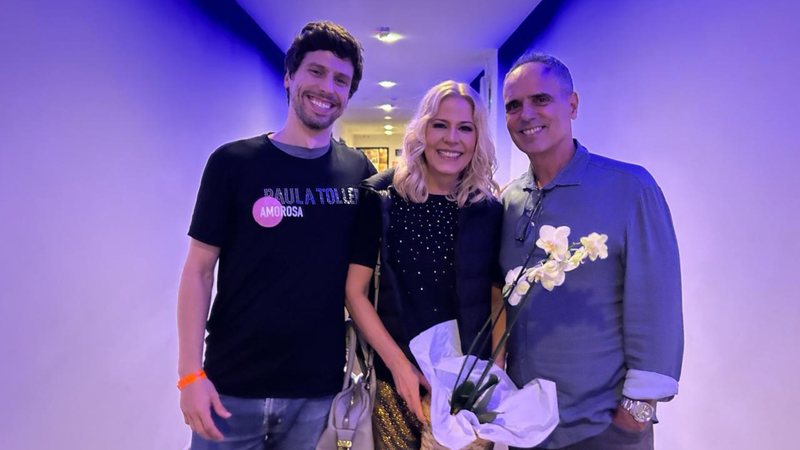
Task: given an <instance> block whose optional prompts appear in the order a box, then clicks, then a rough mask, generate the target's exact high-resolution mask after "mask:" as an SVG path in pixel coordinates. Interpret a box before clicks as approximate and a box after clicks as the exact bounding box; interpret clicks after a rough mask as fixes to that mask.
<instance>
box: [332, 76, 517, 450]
mask: <svg viewBox="0 0 800 450" xmlns="http://www.w3.org/2000/svg"><path fill="white" fill-rule="evenodd" d="M494 168H495V152H494V145H493V143H492V141H491V139H490V137H489V134H488V120H487V112H486V108H485V107H484V105H483V103H482V101H481V99H480V97H479V96H478V94H477V93H476V92H475V91H474V90H473V89H472V88H470V87H469V86H468V85H466V84H464V83H458V82H455V81H445V82H443V83H440V84H438V85H436V86H434V87H433V88H431V89H430V90H429V91H428V92H427V93H426V94H425V96H424V98H423V99H422V102H421V103H420V105H419V109H418V111H417V113H416V115H415V116H414V118H413V119H412V120H411V122H410V123H409V125H408V129H407V131H406V134H405V137H404V139H403V157H402V160H401V162H400V164H399V166H398V167H397V169H396V170H389V171H386V172H383V173H379V174H377V175H375V176H373V177H371V178H369V179H367V180H366V181H365V182H364V185H363V187H362V189H361V200H360V206H359V214H358V216H357V225H356V233H357V234H356V236H355V237H354V244H353V250H352V256H351V263H350V267H349V271H348V275H347V284H346V293H347V308H348V310H349V311H350V314H351V315H352V317H353V320H354V321H355V322H356V324H357V326H358V327H359V329H360V330H361V332H362V334H363V335H364V336H365V338H366V339H367V341H368V342H369V343H370V344H371V345H372V346H373V347H374V348H375V351H376V352H377V354H378V356H379V358H376V363H375V368H376V373H377V376H378V380H379V383H378V400H377V405H376V408H375V412H374V416H373V423H374V429H375V435H376V447H377V448H379V449H413V448H419V440H420V426H421V424H420V421H421V420H423V418H422V415H423V414H422V406H421V402H420V388H421V387H422V388H428V387H429V386H428V384H427V381H426V380H425V378H424V377H423V376H422V374H421V373H420V371H419V370H418V368H417V366H416V364H415V362H414V358H413V356H412V355H411V352H410V351H409V348H408V343H409V341H410V340H411V339H412V338H413V337H414V336H416V335H417V334H419V333H420V332H422V331H424V330H425V329H427V328H429V327H431V326H433V325H435V324H437V323H440V322H444V321H447V320H451V319H457V321H458V325H459V332H460V336H461V342H462V345H463V346H465V347H466V346H469V344H470V343H471V342H472V339H473V338H474V337H475V335H476V334H477V333H478V331H479V330H480V327H481V326H482V325H483V323H484V322H485V321H486V319H487V317H488V316H489V314H490V310H491V303H492V286H493V283H496V282H499V281H501V277H500V275H499V267H498V266H497V253H498V249H499V238H500V226H501V216H502V208H501V206H500V204H499V202H498V201H497V199H496V198H495V193H496V192H497V184H496V183H495V182H494V181H493V180H492V174H493V172H494ZM379 249H380V259H381V279H380V287H379V289H380V301H379V303H378V310H377V312H376V311H375V309H374V308H373V307H372V305H371V303H370V299H369V296H370V294H371V293H370V292H369V286H370V279H371V277H372V273H373V270H374V266H375V263H376V261H377V255H378V254H379ZM463 350H464V352H465V353H466V351H467V350H468V349H467V348H464V349H463ZM487 351H488V349H487ZM481 356H483V357H486V356H488V355H487V353H486V352H483V353H482V354H481Z"/></svg>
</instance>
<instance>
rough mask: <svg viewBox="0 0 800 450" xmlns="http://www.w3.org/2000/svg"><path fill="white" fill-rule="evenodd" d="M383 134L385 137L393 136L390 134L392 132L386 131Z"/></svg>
mask: <svg viewBox="0 0 800 450" xmlns="http://www.w3.org/2000/svg"><path fill="white" fill-rule="evenodd" d="M383 134H385V135H387V136H391V135H393V134H394V133H392V130H386V131H384V132H383Z"/></svg>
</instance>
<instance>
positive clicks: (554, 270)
mask: <svg viewBox="0 0 800 450" xmlns="http://www.w3.org/2000/svg"><path fill="white" fill-rule="evenodd" d="M565 278H566V275H565V274H564V264H562V263H560V262H558V261H553V260H550V261H547V262H546V263H544V264H543V265H542V279H541V283H542V287H543V288H545V289H547V290H548V291H552V290H553V289H555V287H556V286H561V285H562V284H563V283H564V279H565Z"/></svg>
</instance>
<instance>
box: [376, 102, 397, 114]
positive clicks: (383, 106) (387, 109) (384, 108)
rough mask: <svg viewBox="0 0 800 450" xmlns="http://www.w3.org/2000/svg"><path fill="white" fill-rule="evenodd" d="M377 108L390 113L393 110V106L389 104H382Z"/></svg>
mask: <svg viewBox="0 0 800 450" xmlns="http://www.w3.org/2000/svg"><path fill="white" fill-rule="evenodd" d="M378 108H380V109H382V110H384V111H386V112H390V111H391V110H393V109H394V105H392V104H391V103H384V104H383V105H381V106H378Z"/></svg>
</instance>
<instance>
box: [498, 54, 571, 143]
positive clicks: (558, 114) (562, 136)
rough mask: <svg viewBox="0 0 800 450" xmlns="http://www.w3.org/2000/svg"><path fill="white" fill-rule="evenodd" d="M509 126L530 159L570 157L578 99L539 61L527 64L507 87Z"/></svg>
mask: <svg viewBox="0 0 800 450" xmlns="http://www.w3.org/2000/svg"><path fill="white" fill-rule="evenodd" d="M503 102H504V103H505V107H506V125H507V126H508V132H509V134H510V135H511V140H513V141H514V144H516V145H517V147H519V149H520V150H522V151H523V152H524V153H525V154H527V155H528V157H530V158H535V157H537V156H540V155H541V156H546V154H548V153H549V154H560V153H562V152H564V154H569V153H571V152H572V150H573V148H574V146H573V143H572V119H575V118H576V117H577V115H578V96H577V94H576V93H575V92H570V91H569V89H567V88H565V87H564V85H563V84H562V83H561V82H560V81H559V79H558V77H556V76H555V75H554V74H552V73H550V72H549V71H548V70H547V68H546V66H544V65H543V64H541V63H538V62H531V63H527V64H523V65H521V66H519V67H517V68H516V69H514V71H513V72H511V73H509V74H508V76H507V77H506V81H505V83H504V84H503Z"/></svg>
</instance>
